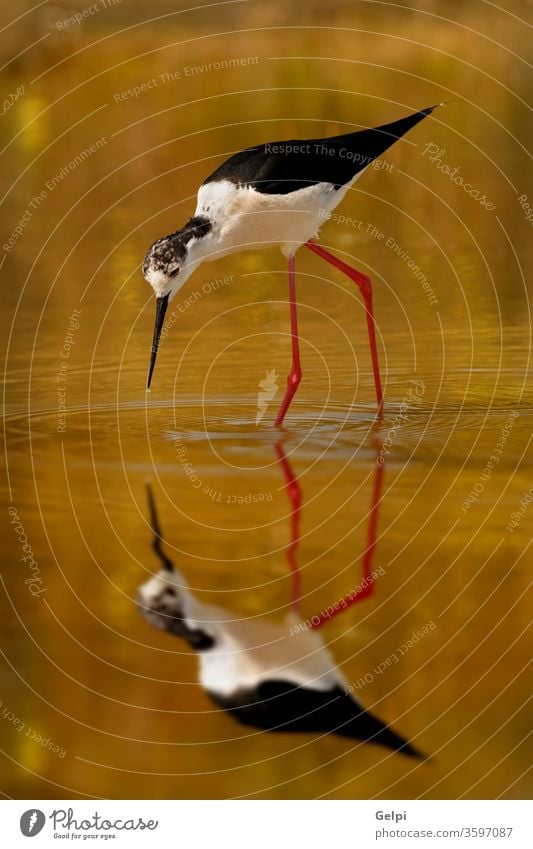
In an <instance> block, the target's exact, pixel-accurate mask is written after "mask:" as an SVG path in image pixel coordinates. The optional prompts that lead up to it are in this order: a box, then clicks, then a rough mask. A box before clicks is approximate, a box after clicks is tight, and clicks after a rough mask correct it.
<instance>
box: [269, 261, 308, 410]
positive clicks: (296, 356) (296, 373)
mask: <svg viewBox="0 0 533 849" xmlns="http://www.w3.org/2000/svg"><path fill="white" fill-rule="evenodd" d="M295 278H296V275H295V273H294V256H291V257H289V301H290V308H291V337H292V366H291V370H290V372H289V376H288V378H287V389H286V390H285V395H284V396H283V401H282V402H281V407H280V408H279V411H278V415H277V416H276V421H275V424H276V427H280V425H281V424H282V423H283V419H284V418H285V414H286V412H287V410H288V409H289V406H290V403H291V401H292V399H293V398H294V396H295V394H296V390H297V389H298V386H299V385H300V381H301V379H302V367H301V365H300V346H299V343H298V316H297V312H296V279H295Z"/></svg>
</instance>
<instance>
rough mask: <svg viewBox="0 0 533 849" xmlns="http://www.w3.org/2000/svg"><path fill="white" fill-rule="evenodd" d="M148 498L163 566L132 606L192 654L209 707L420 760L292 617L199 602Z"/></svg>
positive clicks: (267, 726) (268, 726)
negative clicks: (243, 613)
mask: <svg viewBox="0 0 533 849" xmlns="http://www.w3.org/2000/svg"><path fill="white" fill-rule="evenodd" d="M148 498H149V506H150V513H151V522H152V527H153V530H154V543H153V547H154V550H155V551H156V553H157V554H158V557H159V558H160V559H162V561H163V568H162V569H161V570H160V571H159V572H158V574H157V575H154V576H153V577H151V578H149V579H148V580H147V581H146V582H145V583H144V584H142V585H141V587H140V588H139V591H138V603H139V607H140V609H141V611H142V614H143V616H144V617H145V619H146V620H147V621H148V622H149V623H150V624H151V625H152V626H153V627H155V628H159V629H161V630H164V631H167V632H169V633H171V634H173V635H175V636H177V637H180V638H181V639H183V640H185V641H186V642H187V643H188V644H189V646H190V647H191V648H193V649H194V650H195V651H196V652H197V654H198V659H199V679H200V684H201V685H202V687H203V689H204V691H205V692H206V694H207V695H208V696H209V697H210V698H211V700H212V701H213V702H214V703H215V704H216V705H218V706H219V707H220V708H222V709H223V710H224V711H226V712H228V713H229V714H230V715H231V716H233V717H234V718H235V719H236V720H238V721H239V722H241V723H243V724H244V725H249V726H252V727H254V728H259V729H262V730H264V731H275V732H293V733H294V732H302V733H312V734H326V733H331V734H335V735H337V736H340V737H346V738H352V739H358V740H364V741H370V742H373V743H379V744H381V745H384V746H387V747H388V748H390V749H392V750H395V751H401V752H403V753H404V754H406V755H410V756H412V757H421V755H420V754H419V752H417V750H416V749H415V748H414V747H413V746H412V745H411V744H410V743H409V742H408V741H407V740H404V739H403V738H402V737H400V736H399V735H398V734H396V732H395V731H393V730H392V729H391V728H390V727H389V726H387V725H385V724H384V723H383V722H381V720H380V719H378V718H377V717H375V716H374V715H373V714H371V713H370V712H369V711H367V710H365V709H364V707H363V706H362V705H361V704H360V703H359V702H358V701H356V700H355V698H353V696H352V695H351V693H350V688H349V686H348V685H347V682H346V681H345V679H344V677H343V676H342V674H341V672H340V671H339V669H338V668H337V666H336V664H335V661H334V660H333V657H332V655H331V653H330V651H329V650H328V648H327V647H326V646H325V644H324V641H323V639H322V637H321V635H320V634H319V633H318V632H317V631H314V630H310V629H305V628H302V627H301V623H300V621H299V619H298V617H296V616H295V614H294V613H290V614H289V615H288V616H287V617H286V619H285V621H283V622H273V621H271V620H268V619H257V618H252V619H238V618H236V617H235V616H233V615H232V614H231V613H230V612H229V611H227V610H226V609H224V608H222V607H216V606H213V605H208V604H204V603H202V602H200V601H199V600H198V599H197V598H196V596H195V595H194V593H192V592H191V590H190V589H189V587H188V585H187V582H186V581H185V579H184V577H183V575H181V574H180V572H179V571H178V570H177V569H176V568H175V567H174V565H173V564H172V562H171V560H170V559H169V558H168V557H167V556H166V555H165V554H164V552H163V550H162V547H161V529H160V527H159V522H158V518H157V513H156V509H155V503H154V500H153V496H152V493H151V490H150V489H149V491H148Z"/></svg>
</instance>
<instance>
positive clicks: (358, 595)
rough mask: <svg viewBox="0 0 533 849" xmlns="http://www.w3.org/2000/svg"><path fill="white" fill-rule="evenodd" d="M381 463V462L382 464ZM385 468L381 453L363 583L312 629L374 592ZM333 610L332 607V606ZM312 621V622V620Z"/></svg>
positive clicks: (370, 519)
mask: <svg viewBox="0 0 533 849" xmlns="http://www.w3.org/2000/svg"><path fill="white" fill-rule="evenodd" d="M380 461H381V462H380ZM384 470H385V467H384V465H383V462H382V458H381V456H380V453H379V448H378V453H377V456H376V471H375V472H374V487H373V490H372V503H371V506H370V518H369V521H368V532H367V544H366V549H365V552H364V554H363V563H362V569H361V571H362V578H361V583H360V584H359V586H358V587H356V588H355V589H354V590H352V592H351V593H348V595H346V596H344V598H343V599H341V600H340V602H336V603H337V604H338V605H339V607H338V609H335V608H334V610H333V613H328V612H327V611H322V613H320V614H319V616H318V617H317V616H316V615H315V616H313V617H312V619H315V620H316V619H317V618H318V619H319V621H318V622H315V624H312V625H311V627H312V628H320V627H321V626H322V625H323V624H324V622H329V620H330V619H333V617H334V616H336V615H337V614H338V613H342V612H343V611H344V610H347V609H348V608H349V607H351V606H352V604H355V603H356V602H358V601H363V599H365V598H368V597H369V596H371V595H372V593H373V592H374V580H373V578H372V561H373V559H374V554H375V551H376V545H377V543H376V539H377V533H378V519H379V508H380V506H381V492H382V489H383V472H384ZM330 609H331V605H330ZM311 621H312V620H311Z"/></svg>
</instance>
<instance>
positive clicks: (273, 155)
mask: <svg viewBox="0 0 533 849" xmlns="http://www.w3.org/2000/svg"><path fill="white" fill-rule="evenodd" d="M435 108H436V107H435V106H430V107H428V108H427V109H422V111H421V112H415V113H414V114H412V115H408V116H407V117H405V118H400V120H399V121H394V122H393V123H391V124H383V126H381V127H376V128H375V129H372V130H359V132H356V133H345V134H344V135H341V136H330V137H329V138H325V139H290V140H288V141H279V142H267V143H266V144H264V145H259V146H258V147H250V148H247V149H246V150H242V151H240V153H236V154H235V155H234V156H231V157H230V158H229V159H227V160H226V162H224V163H223V164H222V165H221V166H220V167H219V168H217V169H216V171H214V172H213V173H212V174H211V175H210V176H209V177H208V178H207V180H205V181H204V183H203V185H206V183H212V182H215V181H217V180H229V181H230V182H231V183H234V184H235V185H237V186H253V188H254V189H255V190H256V191H258V192H261V193H263V194H272V195H285V194H289V193H290V192H295V191H297V190H298V189H304V188H306V187H307V186H310V185H313V184H314V183H331V184H332V185H333V186H334V187H335V189H339V188H340V187H341V186H344V185H345V184H346V183H349V182H350V180H352V179H353V178H354V177H355V175H356V174H357V173H358V172H359V171H362V170H363V168H366V166H367V165H370V163H371V162H373V161H374V159H376V158H377V157H378V156H380V155H381V154H382V153H384V151H386V150H387V149H388V148H389V147H390V146H391V145H393V144H394V142H395V141H398V139H399V138H401V137H402V136H403V135H404V134H405V133H407V132H408V131H409V130H410V129H411V128H412V127H414V126H415V125H416V124H418V122H419V121H422V119H423V118H425V117H426V115H429V114H430V113H431V112H432V111H433V110H434V109H435Z"/></svg>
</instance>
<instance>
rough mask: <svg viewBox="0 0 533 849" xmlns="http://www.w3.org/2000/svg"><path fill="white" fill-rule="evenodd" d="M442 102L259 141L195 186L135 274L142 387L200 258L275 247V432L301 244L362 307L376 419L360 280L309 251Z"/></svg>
mask: <svg viewBox="0 0 533 849" xmlns="http://www.w3.org/2000/svg"><path fill="white" fill-rule="evenodd" d="M443 105H444V104H443V103H439V104H436V105H434V106H429V107H427V108H426V109H422V110H420V111H418V112H413V113H411V114H409V115H407V116H405V117H403V118H400V119H399V120H396V121H393V122H391V123H388V124H382V125H381V126H379V127H375V128H373V129H364V130H358V131H356V132H350V133H344V134H342V135H336V136H329V137H326V138H316V139H290V140H287V141H277V142H266V143H264V144H260V145H256V146H254V147H249V148H246V149H245V150H242V151H240V152H238V153H235V154H234V155H232V156H230V157H229V159H227V160H226V161H225V162H223V163H222V164H221V165H220V166H219V167H218V168H217V169H216V170H215V171H213V173H212V174H210V175H209V176H208V177H207V178H206V179H205V180H204V182H203V183H202V185H201V186H200V188H199V189H198V195H197V205H196V210H195V212H194V215H193V216H192V218H190V219H189V220H188V221H187V223H186V224H185V226H184V227H182V228H180V229H178V230H176V231H175V232H173V233H170V234H169V235H167V236H164V237H162V238H159V239H157V240H156V241H155V242H154V243H153V244H152V246H151V247H150V249H149V250H148V252H147V253H146V256H145V257H144V260H143V263H142V272H143V275H144V277H145V279H146V280H147V281H148V283H149V284H150V285H151V286H152V289H153V290H154V293H155V296H156V312H155V324H154V332H153V340H152V347H151V356H150V364H149V369H148V379H147V390H148V391H149V390H150V386H151V381H152V375H153V371H154V367H155V362H156V357H157V352H158V348H159V341H160V337H161V331H162V328H163V324H164V320H165V314H166V311H167V307H168V305H169V303H170V302H171V301H172V298H173V297H174V296H175V295H176V292H178V291H179V290H180V289H181V287H182V286H183V285H184V284H185V282H186V281H187V280H188V278H189V277H190V276H191V274H193V272H194V271H196V269H197V268H198V267H199V266H200V265H201V264H202V263H203V262H205V261H212V260H216V259H218V258H220V257H223V256H226V255H228V254H232V253H237V252H239V251H244V250H250V249H261V248H267V247H271V246H278V247H280V248H281V251H282V253H283V254H284V256H285V257H286V259H287V263H288V277H289V305H290V326H291V347H292V364H291V368H290V371H289V374H288V377H287V387H286V390H285V393H284V396H283V399H282V401H281V405H280V408H279V410H278V413H277V416H276V419H275V425H276V426H278V427H281V426H282V424H283V421H284V418H285V415H286V413H287V410H288V409H289V406H290V404H291V402H292V400H293V398H294V395H295V394H296V391H297V389H298V386H299V385H300V382H301V379H302V366H301V360H300V346H299V336H298V316H297V298H296V279H295V254H296V252H297V250H298V249H299V248H301V247H302V246H305V247H307V248H308V249H309V250H311V251H313V253H315V254H316V255H317V256H319V257H321V258H322V259H323V260H325V261H326V262H328V263H330V264H331V265H333V266H334V267H335V268H337V269H338V270H340V271H341V272H343V273H344V274H345V275H346V276H347V277H349V278H350V279H351V280H352V281H353V282H354V283H355V284H356V285H357V286H358V287H359V290H360V292H361V295H362V297H363V300H364V304H365V311H366V319H367V331H368V340H369V345H370V354H371V359H372V370H373V377H374V385H375V392H376V400H377V414H378V416H379V417H381V415H382V413H383V390H382V384H381V375H380V369H379V361H378V351H377V344H376V331H375V321H374V309H373V298H372V283H371V280H370V278H369V277H368V275H366V274H364V273H362V272H361V271H358V270H356V269H355V268H352V267H351V266H350V265H348V264H347V263H346V262H344V260H342V259H339V258H338V257H336V256H335V255H334V254H332V253H330V251H328V250H327V249H326V248H325V247H323V246H322V245H320V244H318V242H317V241H315V240H316V238H317V237H318V231H319V229H320V225H321V224H323V223H324V221H325V220H327V218H328V217H329V216H330V215H331V213H332V211H333V210H334V209H335V207H336V206H337V205H338V204H339V203H340V202H341V201H342V200H343V198H344V197H345V195H346V193H347V191H348V190H349V189H350V188H351V186H353V184H354V183H355V181H356V180H358V179H359V177H360V176H361V175H362V173H363V172H364V171H365V169H366V168H368V166H369V165H371V164H372V162H374V160H375V159H377V157H379V156H380V155H381V154H382V153H384V152H385V151H386V150H387V149H388V148H389V147H390V146H391V145H392V144H394V142H396V141H397V140H398V139H400V138H401V137H402V136H404V135H405V133H407V132H408V131H409V130H411V129H412V128H413V127H415V126H416V124H418V123H419V122H420V121H422V120H423V119H424V118H426V117H427V116H428V115H430V114H431V113H432V112H433V110H434V109H436V108H437V107H438V106H443Z"/></svg>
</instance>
